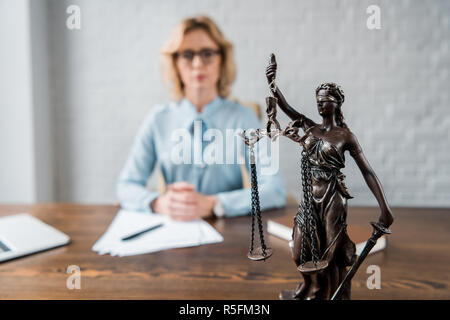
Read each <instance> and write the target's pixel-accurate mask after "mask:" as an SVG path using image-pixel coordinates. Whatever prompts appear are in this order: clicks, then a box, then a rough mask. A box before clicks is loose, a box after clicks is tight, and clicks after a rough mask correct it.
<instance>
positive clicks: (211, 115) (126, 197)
mask: <svg viewBox="0 0 450 320" xmlns="http://www.w3.org/2000/svg"><path fill="white" fill-rule="evenodd" d="M259 127H261V125H260V123H259V121H258V118H257V117H256V115H255V113H254V112H253V110H251V109H250V108H248V107H244V106H241V105H239V104H237V103H234V102H231V101H229V100H226V99H222V98H220V97H217V98H215V99H214V100H213V101H211V102H210V103H209V104H207V105H206V106H205V107H204V108H203V110H202V112H198V111H197V109H196V107H195V106H194V105H193V104H192V103H191V102H189V101H188V100H187V99H183V100H181V101H180V102H172V103H169V104H167V105H160V106H157V107H155V108H152V110H151V111H150V112H149V114H148V116H147V117H146V119H145V120H144V122H143V124H142V125H141V127H140V130H139V132H138V134H137V136H136V138H135V140H134V144H133V147H132V150H131V153H130V155H129V157H128V159H127V161H126V164H125V166H124V168H123V169H122V171H121V173H120V176H119V180H118V182H117V186H116V190H117V197H118V199H119V201H120V204H121V206H122V207H123V208H125V209H130V210H138V211H146V212H152V210H151V208H150V203H151V202H152V201H153V200H154V199H156V198H157V197H158V196H159V195H160V193H158V192H152V191H150V190H149V189H147V188H146V184H147V180H148V178H149V177H150V175H151V174H152V172H153V169H154V167H155V164H156V163H157V162H158V163H159V166H160V168H161V171H162V174H163V177H164V180H165V182H166V183H167V184H170V183H173V182H177V181H186V182H188V183H190V184H193V185H194V186H195V188H196V191H197V192H200V193H202V194H205V195H216V196H217V197H218V200H219V201H220V202H221V204H222V206H223V208H224V210H225V215H226V216H237V215H242V214H247V213H249V212H250V211H251V190H250V189H249V188H243V184H242V174H241V165H240V163H243V161H244V160H243V159H244V158H245V164H246V167H247V170H249V171H248V172H250V164H249V156H248V148H247V147H246V146H245V144H244V143H243V140H242V138H240V137H239V136H237V135H236V132H238V131H239V130H241V129H250V128H253V129H256V128H259ZM202 137H203V139H202ZM263 140H265V141H266V142H264V141H263ZM264 144H266V146H265V147H266V148H267V144H268V139H267V138H264V139H262V140H260V142H259V143H258V144H257V147H256V148H255V154H256V159H257V160H256V163H257V166H256V167H257V172H258V187H259V196H260V206H261V209H262V210H265V209H269V208H277V207H283V206H284V205H285V203H286V189H285V185H284V182H283V180H282V178H281V176H280V174H279V173H278V172H275V173H273V172H272V174H261V173H262V171H261V168H262V167H261V166H262V165H264V164H265V163H266V164H267V163H268V162H267V161H270V159H269V156H268V155H267V153H268V152H267V150H268V149H266V150H265V151H264V152H263V149H265V148H263V147H261V146H260V145H264ZM239 161H241V162H240V163H239ZM269 171H270V170H269ZM272 171H273V170H272ZM276 171H277V170H276Z"/></svg>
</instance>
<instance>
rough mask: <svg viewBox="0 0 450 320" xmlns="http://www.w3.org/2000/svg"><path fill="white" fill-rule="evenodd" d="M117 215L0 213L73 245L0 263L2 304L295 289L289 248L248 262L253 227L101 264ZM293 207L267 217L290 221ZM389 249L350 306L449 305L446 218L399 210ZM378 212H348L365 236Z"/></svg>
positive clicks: (241, 224) (242, 221)
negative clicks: (77, 280) (38, 225)
mask: <svg viewBox="0 0 450 320" xmlns="http://www.w3.org/2000/svg"><path fill="white" fill-rule="evenodd" d="M117 210H118V207H115V206H92V205H90V206H85V205H77V204H39V205H31V206H18V205H17V206H16V205H11V206H6V205H3V206H0V216H4V215H9V214H14V213H20V212H29V213H31V214H33V215H34V216H36V217H38V218H40V219H42V220H43V221H44V222H46V223H48V224H50V225H52V226H54V227H56V228H58V229H59V230H61V231H63V232H64V233H66V234H68V235H69V236H70V237H71V238H72V242H71V244H69V245H68V246H65V247H61V248H57V249H54V250H50V251H46V252H42V253H39V254H36V255H32V256H28V257H24V258H20V259H16V260H12V261H8V262H4V263H0V288H1V290H0V298H2V299H277V296H278V293H279V292H280V290H281V289H293V288H295V287H296V285H297V282H298V281H299V280H300V275H299V273H298V272H297V271H296V268H295V265H294V263H293V261H292V260H291V256H290V250H289V248H288V246H287V242H286V241H283V240H280V239H278V238H275V237H273V236H269V235H266V237H267V239H268V241H269V243H270V246H271V247H272V248H273V249H274V254H273V256H272V257H271V258H270V259H269V260H268V261H266V262H252V261H250V260H248V259H247V251H248V243H249V238H250V224H249V222H250V217H248V216H246V217H239V218H232V219H221V220H214V221H211V223H212V225H213V226H214V227H215V228H216V229H217V230H218V231H219V232H220V233H222V235H223V236H224V239H225V240H224V242H223V243H219V244H212V245H204V246H200V247H193V248H184V249H175V250H169V251H163V252H158V253H153V254H146V255H139V256H134V257H124V258H118V257H111V256H109V255H105V256H99V255H97V254H96V253H95V252H93V251H91V247H92V245H93V244H94V243H95V241H96V240H97V239H98V238H99V237H100V236H101V235H102V233H103V232H104V231H105V230H106V228H107V227H108V225H109V223H110V222H111V220H112V219H113V217H114V215H115V213H116V212H117ZM295 212H296V205H295V204H294V203H292V204H290V205H289V206H288V207H287V208H286V209H283V210H277V211H271V212H267V213H265V215H264V217H265V219H267V218H268V217H277V216H281V215H291V216H294V215H295ZM394 213H395V214H396V221H395V223H394V225H393V226H392V231H393V234H392V235H391V236H390V237H389V240H388V241H389V243H388V248H387V250H386V251H384V252H382V253H377V254H375V255H373V256H370V257H369V258H368V259H367V260H366V261H365V262H364V264H363V265H362V266H361V268H360V270H359V271H358V273H357V275H356V277H355V278H354V280H353V282H352V285H353V299H449V298H450V277H449V276H450V236H449V235H450V234H449V228H450V210H448V209H446V210H444V209H442V210H440V209H396V210H394ZM377 216H378V210H377V209H376V208H351V209H350V210H349V223H353V224H360V225H363V226H368V222H369V221H371V220H376V219H377ZM371 264H376V265H378V266H380V268H381V285H382V289H381V290H369V289H367V287H366V280H367V278H368V276H369V274H367V273H366V268H367V266H368V265H371ZM69 265H78V266H79V267H80V268H81V289H80V290H69V289H67V288H66V280H67V277H68V274H66V269H67V267H68V266H69Z"/></svg>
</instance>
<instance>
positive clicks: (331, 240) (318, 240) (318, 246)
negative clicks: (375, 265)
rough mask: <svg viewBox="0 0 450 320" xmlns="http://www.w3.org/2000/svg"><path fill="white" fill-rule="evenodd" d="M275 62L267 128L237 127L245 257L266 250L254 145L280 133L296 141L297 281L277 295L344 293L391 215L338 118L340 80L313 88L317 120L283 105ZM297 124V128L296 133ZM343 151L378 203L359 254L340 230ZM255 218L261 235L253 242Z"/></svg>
mask: <svg viewBox="0 0 450 320" xmlns="http://www.w3.org/2000/svg"><path fill="white" fill-rule="evenodd" d="M276 70H277V63H276V60H275V55H274V54H272V55H271V56H270V63H269V66H268V67H267V69H266V76H267V80H268V83H269V88H270V92H271V96H269V97H267V98H266V105H267V109H266V113H267V117H268V121H267V124H266V128H264V129H256V130H252V131H249V132H248V133H247V132H246V131H245V130H244V131H243V132H242V133H240V136H241V137H242V138H243V139H244V143H245V144H246V145H247V146H248V148H249V156H250V176H251V203H252V211H251V242H250V249H249V253H248V258H249V259H251V260H254V261H265V260H266V259H268V258H269V257H270V256H271V255H272V253H273V252H272V249H271V248H268V247H267V246H266V244H265V241H264V232H263V223H262V218H261V210H260V202H259V193H258V179H257V170H256V162H255V152H254V146H255V144H256V143H258V141H259V140H260V139H262V138H263V137H267V138H269V139H271V140H272V141H274V140H275V139H277V138H278V137H280V136H284V137H288V138H290V139H291V140H293V141H294V142H296V143H298V144H299V146H300V149H301V175H302V191H303V197H302V201H301V202H300V204H299V207H298V213H297V214H296V216H295V218H294V229H293V242H294V247H293V248H292V255H293V259H294V262H295V264H296V265H297V270H298V271H299V272H300V273H301V275H302V277H303V282H300V283H299V285H298V287H297V288H296V289H295V290H283V291H282V292H281V293H280V296H279V297H280V299H283V300H285V299H286V300H303V299H305V300H312V299H321V300H335V299H339V300H345V299H350V286H351V279H352V278H353V276H354V275H355V273H356V271H357V270H358V268H359V266H360V265H361V263H362V262H363V261H364V259H365V258H366V257H367V255H368V254H369V252H370V250H371V249H372V248H373V246H374V245H375V244H376V242H377V240H378V238H380V237H381V236H382V235H384V234H390V233H391V231H390V230H389V229H388V227H389V226H390V225H391V224H392V222H393V220H394V217H393V214H392V212H391V210H390V208H389V206H388V204H387V201H386V198H385V196H384V192H383V189H382V187H381V184H380V182H379V180H378V178H377V177H376V175H375V173H374V172H373V170H372V168H371V167H370V165H369V163H368V161H367V160H366V158H365V157H364V154H363V152H362V149H361V147H360V146H359V143H358V141H357V139H356V137H355V136H354V135H353V133H352V132H351V131H350V130H349V129H348V127H347V125H346V123H345V120H344V117H343V115H342V111H341V106H342V103H343V102H344V99H345V96H344V92H343V91H342V89H341V88H340V86H338V85H336V84H335V83H324V84H321V85H320V86H319V87H318V88H317V89H316V97H317V105H318V111H319V114H320V115H321V116H322V120H323V121H322V124H317V123H315V122H314V121H312V120H311V119H309V118H307V117H306V116H304V115H303V114H301V113H299V112H297V111H296V110H295V109H294V108H292V107H290V106H289V104H288V103H287V102H286V100H285V98H284V96H283V95H282V93H281V91H280V89H279V88H278V87H277V86H276V84H275V75H276ZM277 105H278V106H280V108H281V109H282V111H284V112H285V113H286V114H287V115H288V116H289V117H290V118H291V120H292V121H291V122H290V123H289V124H288V125H287V127H286V128H285V129H281V126H280V123H279V122H278V121H277V119H276V115H277ZM300 129H302V130H303V132H304V134H303V135H299V130H300ZM344 151H349V152H350V155H351V156H352V157H353V159H354V160H355V162H356V163H357V164H358V167H359V168H360V170H361V173H362V174H363V177H364V178H365V180H366V183H367V184H368V186H369V187H370V189H371V190H372V192H373V194H374V196H375V197H376V199H377V201H378V203H379V205H380V209H381V215H380V218H379V221H378V222H371V223H370V224H371V225H372V227H373V233H372V235H371V237H370V238H369V239H368V240H367V242H366V245H365V247H364V249H363V251H362V252H361V254H360V256H359V257H357V256H356V254H355V244H354V243H353V242H352V241H351V239H350V238H349V237H348V235H347V232H346V227H347V224H346V217H347V200H348V199H351V198H352V197H351V196H350V195H349V193H348V191H347V188H346V187H345V184H344V178H345V176H344V175H343V174H342V173H341V172H340V169H342V168H344V166H345V165H344V162H345V158H344ZM255 224H257V227H258V232H259V238H260V243H259V245H258V246H256V247H255V241H254V239H255V229H256V228H255Z"/></svg>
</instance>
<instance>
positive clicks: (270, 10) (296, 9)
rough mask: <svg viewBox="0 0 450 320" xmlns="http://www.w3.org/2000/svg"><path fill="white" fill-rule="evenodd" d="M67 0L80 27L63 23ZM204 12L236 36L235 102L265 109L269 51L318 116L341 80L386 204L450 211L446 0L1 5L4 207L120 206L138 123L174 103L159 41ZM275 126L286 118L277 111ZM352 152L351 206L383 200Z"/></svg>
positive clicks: (285, 160)
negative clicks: (376, 11) (374, 19)
mask: <svg viewBox="0 0 450 320" xmlns="http://www.w3.org/2000/svg"><path fill="white" fill-rule="evenodd" d="M71 5H75V6H77V7H78V8H79V9H80V12H79V13H80V18H81V19H80V22H81V24H80V28H79V29H77V28H75V29H71V28H68V27H67V20H68V19H69V18H70V16H71V13H68V12H67V9H68V7H69V6H71ZM370 5H376V6H378V7H379V8H380V28H379V29H370V28H368V26H367V20H368V19H370V16H371V15H372V14H371V13H367V9H368V7H369V6H370ZM70 12H72V13H73V11H70ZM198 14H207V15H209V16H210V17H211V18H213V19H214V20H215V21H216V22H217V23H218V24H219V26H220V27H221V29H222V31H223V32H224V34H225V36H226V37H228V38H229V39H230V40H231V41H232V42H233V43H234V47H235V59H236V62H237V68H238V76H237V80H236V82H235V84H234V86H233V91H232V96H233V97H236V98H238V99H241V100H249V101H255V102H257V103H259V104H260V105H261V107H262V108H263V110H264V109H265V97H266V96H267V95H268V94H269V91H268V87H267V83H266V79H265V75H264V71H265V68H266V66H267V63H268V58H269V55H270V53H271V52H274V53H275V54H276V56H277V61H278V74H277V83H278V86H279V87H280V88H281V90H282V91H283V93H284V95H285V96H286V98H287V100H288V102H289V103H290V104H291V105H292V106H294V107H295V108H296V109H297V110H299V111H301V112H302V113H304V114H306V115H307V116H309V117H310V118H312V119H313V120H315V121H319V120H320V117H319V115H318V113H317V109H316V103H315V88H316V87H317V86H318V85H319V84H320V83H322V82H336V83H338V84H340V85H341V86H342V88H343V89H344V92H345V93H346V101H345V103H344V105H343V108H342V111H343V113H344V117H345V118H346V121H347V124H348V126H349V127H350V129H351V130H352V131H353V132H354V133H355V134H356V135H357V137H358V139H359V142H360V144H361V145H362V147H363V150H364V152H365V154H366V157H367V158H368V159H369V162H370V163H371V165H372V166H373V168H374V169H375V172H376V173H377V175H378V177H379V178H380V180H381V182H382V185H383V187H384V190H385V192H386V195H387V198H388V201H389V203H390V204H391V205H392V206H420V207H422V206H423V207H450V145H449V141H450V115H449V113H450V105H449V101H450V100H449V88H448V86H449V65H450V57H449V38H450V37H449V36H450V32H449V30H450V2H449V1H446V0H443V1H427V2H425V1H420V0H415V1H407V0H403V1H400V0H398V1H378V0H371V1H360V0H340V1H335V0H320V1H317V0H308V1H297V0H284V1H273V0H272V1H261V0H248V1H240V0H228V1H218V0H214V1H211V0H183V1H179V0H178V1H177V0H165V1H147V0H130V1H121V0H94V1H93V0H89V1H87V0H86V1H77V0H72V1H54V0H52V1H50V0H48V1H46V0H0V43H1V50H0V150H1V157H0V202H1V203H34V202H47V201H58V202H80V203H113V202H115V201H116V199H115V192H114V189H115V181H116V179H117V176H118V174H119V171H120V169H121V168H122V166H123V164H124V162H125V159H126V157H127V155H128V152H129V150H130V147H131V143H132V142H133V138H134V136H135V134H136V133H137V129H138V127H139V125H140V123H141V122H142V121H143V119H144V117H145V115H146V114H147V113H148V112H149V110H151V108H152V107H154V106H155V105H157V104H161V103H165V102H168V101H169V91H168V89H167V88H166V87H165V86H164V85H163V83H162V81H161V72H160V64H159V62H160V60H159V58H160V49H161V46H162V45H163V43H164V41H165V40H166V39H167V37H168V36H169V33H170V32H171V30H172V29H173V27H174V26H175V25H176V23H177V22H178V21H179V20H180V19H182V18H185V17H188V16H192V15H198ZM279 120H280V122H281V123H282V126H283V127H284V126H285V125H286V124H287V122H288V119H287V118H286V117H285V116H284V115H282V114H281V112H279ZM280 148H281V157H280V158H281V159H280V170H281V174H282V175H283V177H284V178H285V180H286V183H287V186H288V191H289V192H290V193H291V194H292V195H293V196H294V197H295V198H297V199H298V198H299V196H300V185H301V184H300V148H299V147H298V146H297V145H295V144H294V143H293V142H292V141H290V140H288V139H282V141H281V143H280ZM346 160H347V161H346V165H347V167H346V168H345V169H344V173H345V174H346V176H347V186H348V187H349V190H350V194H351V195H353V196H354V197H355V198H354V199H352V200H351V201H350V205H376V200H375V198H374V197H373V195H372V194H371V192H370V190H369V188H368V187H367V186H366V184H365V182H364V179H363V177H362V175H361V174H360V172H359V171H358V169H357V167H356V165H355V164H354V162H353V160H352V159H351V157H350V156H349V155H347V159H346ZM156 184H157V179H156V178H155V176H153V177H152V179H151V180H150V182H149V185H150V187H156Z"/></svg>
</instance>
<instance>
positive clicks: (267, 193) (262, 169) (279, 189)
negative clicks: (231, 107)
mask: <svg viewBox="0 0 450 320" xmlns="http://www.w3.org/2000/svg"><path fill="white" fill-rule="evenodd" d="M249 111H250V112H248V113H246V114H245V121H244V125H243V126H244V128H243V129H251V128H253V129H257V128H259V127H260V126H261V125H260V123H259V121H258V118H257V117H256V115H254V113H253V111H252V110H250V109H249ZM277 143H278V142H277ZM275 151H276V154H272V155H270V154H268V152H270V140H269V139H268V138H267V137H264V138H262V139H261V140H259V142H258V143H257V144H255V158H256V172H257V179H258V190H259V202H260V208H261V210H267V209H271V208H281V207H284V206H285V205H286V187H285V184H284V181H283V179H282V177H281V175H280V173H279V161H277V159H278V156H279V154H278V151H277V150H275ZM245 164H246V167H247V170H248V173H249V177H251V171H250V157H249V149H248V147H247V146H245ZM217 197H218V200H219V201H220V202H221V204H222V206H223V208H224V211H225V216H227V217H232V216H239V215H244V214H248V213H250V212H251V190H250V188H243V189H238V190H233V191H228V192H221V193H218V194H217Z"/></svg>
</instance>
